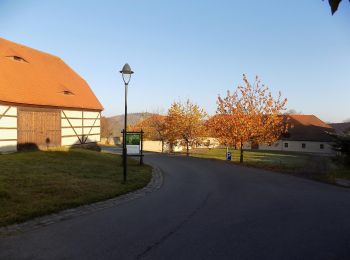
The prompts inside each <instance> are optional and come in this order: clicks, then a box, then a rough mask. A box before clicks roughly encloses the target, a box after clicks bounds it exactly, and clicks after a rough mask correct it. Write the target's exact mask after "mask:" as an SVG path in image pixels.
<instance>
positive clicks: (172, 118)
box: [165, 100, 207, 156]
mask: <svg viewBox="0 0 350 260" xmlns="http://www.w3.org/2000/svg"><path fill="white" fill-rule="evenodd" d="M206 116H207V114H206V113H205V111H204V110H203V109H202V108H200V107H199V106H198V105H196V104H193V103H191V101H190V100H187V102H186V103H185V104H182V103H181V102H174V103H173V104H172V105H171V107H170V108H169V110H168V115H167V117H166V119H165V127H166V136H167V140H168V142H169V145H170V147H171V148H172V147H173V146H174V145H175V144H177V141H179V142H180V144H181V145H184V146H185V147H186V155H187V156H188V155H189V148H190V147H192V146H195V145H198V144H200V143H201V142H202V139H203V137H204V134H205V130H206V128H205V125H204V122H205V119H206Z"/></svg>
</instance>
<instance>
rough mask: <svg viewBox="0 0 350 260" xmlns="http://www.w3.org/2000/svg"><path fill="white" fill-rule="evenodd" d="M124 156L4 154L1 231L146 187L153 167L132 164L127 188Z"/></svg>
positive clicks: (1, 157)
mask: <svg viewBox="0 0 350 260" xmlns="http://www.w3.org/2000/svg"><path fill="white" fill-rule="evenodd" d="M121 163H122V159H121V157H120V156H119V155H114V154H107V153H99V152H95V151H89V150H71V151H47V152H44V151H35V152H23V153H14V154H3V155H0V164H1V168H0V226H4V225H7V224H11V223H15V222H22V221H24V220H27V219H30V218H33V217H37V216H41V215H45V214H49V213H53V212H57V211H60V210H63V209H67V208H71V207H76V206H79V205H83V204H87V203H92V202H96V201H100V200H105V199H108V198H112V197H115V196H118V195H121V194H124V193H127V192H129V191H133V190H136V189H139V188H141V187H144V186H145V185H146V184H147V183H148V182H149V181H150V179H151V175H152V174H151V172H152V169H151V167H150V166H147V165H144V166H140V165H139V164H138V162H136V161H135V160H129V162H128V163H129V168H128V172H129V174H128V182H127V183H126V184H122V164H121Z"/></svg>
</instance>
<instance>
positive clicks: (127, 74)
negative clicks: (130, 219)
mask: <svg viewBox="0 0 350 260" xmlns="http://www.w3.org/2000/svg"><path fill="white" fill-rule="evenodd" d="M119 72H120V73H121V74H122V77H123V81H124V84H125V116H124V131H123V168H124V171H123V181H124V182H126V176H127V150H126V128H127V122H128V121H127V118H128V103H127V97H128V85H129V82H130V79H131V74H133V73H134V72H133V71H132V70H131V68H130V66H129V64H127V63H125V65H124V66H123V68H122V70H121V71H119Z"/></svg>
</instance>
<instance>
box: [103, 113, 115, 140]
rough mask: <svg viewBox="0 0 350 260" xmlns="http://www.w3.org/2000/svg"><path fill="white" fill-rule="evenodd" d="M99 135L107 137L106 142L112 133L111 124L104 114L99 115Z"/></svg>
mask: <svg viewBox="0 0 350 260" xmlns="http://www.w3.org/2000/svg"><path fill="white" fill-rule="evenodd" d="M100 124H101V137H104V138H107V143H108V139H109V138H110V137H111V136H112V135H113V129H112V126H111V125H110V123H109V121H108V119H107V118H106V117H105V116H102V117H101V121H100Z"/></svg>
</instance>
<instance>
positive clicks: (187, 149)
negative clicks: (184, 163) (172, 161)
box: [186, 141, 190, 156]
mask: <svg viewBox="0 0 350 260" xmlns="http://www.w3.org/2000/svg"><path fill="white" fill-rule="evenodd" d="M189 155H190V152H189V145H188V141H187V142H186V156H189Z"/></svg>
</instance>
